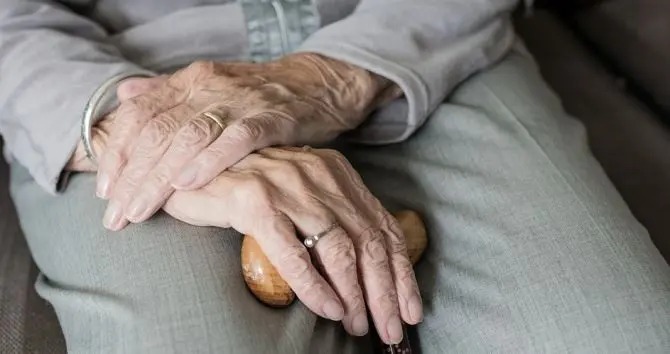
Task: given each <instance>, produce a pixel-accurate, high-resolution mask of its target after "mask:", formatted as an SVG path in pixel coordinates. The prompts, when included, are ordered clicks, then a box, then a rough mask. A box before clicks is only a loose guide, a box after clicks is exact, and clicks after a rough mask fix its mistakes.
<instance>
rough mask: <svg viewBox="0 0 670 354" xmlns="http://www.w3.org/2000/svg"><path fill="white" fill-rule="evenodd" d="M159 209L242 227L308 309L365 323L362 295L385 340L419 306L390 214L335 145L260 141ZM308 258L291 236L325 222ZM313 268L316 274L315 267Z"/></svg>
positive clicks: (415, 316) (418, 312) (356, 326)
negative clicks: (324, 147)
mask: <svg viewBox="0 0 670 354" xmlns="http://www.w3.org/2000/svg"><path fill="white" fill-rule="evenodd" d="M164 210H165V211H166V212H168V213H169V214H170V215H172V216H173V217H175V218H177V219H180V220H182V221H185V222H188V223H190V224H195V225H202V226H217V227H233V228H234V229H236V230H237V231H239V232H241V233H244V234H251V235H253V236H254V237H255V239H256V241H257V242H258V243H259V245H260V247H261V248H262V250H263V252H264V253H265V254H266V255H267V257H268V259H269V260H270V261H271V262H272V264H273V265H274V266H275V267H276V268H277V270H278V272H279V274H280V275H281V276H282V278H284V279H285V280H286V281H287V282H288V283H289V285H290V286H291V288H292V289H293V290H294V291H295V293H296V294H297V296H298V297H299V298H300V299H301V301H302V302H303V303H304V304H305V305H306V306H307V307H308V308H310V309H311V310H312V311H313V312H314V313H316V314H318V315H320V316H323V317H326V318H329V319H332V320H336V321H337V320H342V322H343V324H344V327H345V329H346V330H347V331H348V332H349V333H351V334H353V335H363V334H365V333H366V332H367V330H368V321H367V315H366V304H367V307H368V308H369V310H370V313H371V315H372V318H373V319H374V323H375V326H376V328H377V332H378V333H379V335H380V337H381V338H382V340H384V341H385V342H386V343H397V342H399V341H400V339H401V338H402V328H401V318H402V319H403V320H404V321H405V322H406V323H409V324H416V323H418V322H420V321H421V320H422V317H423V310H422V302H421V297H420V294H419V291H418V287H417V283H416V279H415V276H414V271H413V269H412V264H411V263H410V260H409V257H408V254H407V249H406V246H405V239H404V236H403V234H402V231H401V230H400V228H399V225H398V223H397V220H396V219H395V218H394V217H393V216H392V215H390V214H389V212H388V211H387V210H386V209H385V208H384V207H383V206H382V205H381V204H380V202H379V201H378V200H377V199H376V198H375V197H374V196H372V195H371V193H370V192H369V191H368V189H367V188H366V187H365V185H364V184H363V182H362V180H361V178H360V176H359V175H358V174H357V173H356V171H355V170H354V169H353V168H352V166H351V165H350V164H349V163H348V161H347V160H346V159H345V158H344V157H343V156H342V155H341V154H339V153H338V152H336V151H333V150H317V149H300V148H266V149H262V150H260V151H258V152H257V153H253V154H251V155H248V156H247V157H246V158H244V159H243V160H241V161H240V162H238V163H237V164H235V165H234V166H232V167H230V168H228V169H227V170H226V171H224V172H223V173H222V174H220V175H219V176H218V177H216V178H215V179H214V180H213V181H212V182H210V183H209V184H207V185H206V186H204V187H203V188H201V189H199V190H195V191H177V192H175V193H174V194H173V195H172V196H171V197H170V198H169V200H168V202H167V203H166V204H165V206H164ZM331 225H335V228H332V231H330V232H328V233H326V234H325V235H324V236H323V237H322V238H321V239H320V240H319V241H318V242H316V243H315V245H314V247H313V248H312V250H313V254H312V255H313V256H314V259H315V263H316V264H317V266H315V265H313V264H312V262H311V260H310V253H309V252H308V249H307V248H306V247H305V246H303V244H302V242H300V240H299V238H298V237H296V234H297V235H298V236H300V237H304V236H310V235H314V234H318V233H320V232H322V231H324V230H328V229H331ZM317 268H320V269H321V273H320V272H319V271H318V270H317Z"/></svg>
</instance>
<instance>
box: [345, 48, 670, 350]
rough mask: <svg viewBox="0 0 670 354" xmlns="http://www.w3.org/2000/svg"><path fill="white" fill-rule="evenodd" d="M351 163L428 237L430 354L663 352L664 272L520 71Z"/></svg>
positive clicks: (501, 75)
mask: <svg viewBox="0 0 670 354" xmlns="http://www.w3.org/2000/svg"><path fill="white" fill-rule="evenodd" d="M346 155H347V156H348V157H349V158H350V159H351V161H352V163H353V164H354V166H355V167H356V169H357V170H358V171H359V172H360V173H361V174H362V175H363V176H364V179H365V180H366V181H368V182H369V183H368V186H369V187H370V188H371V190H372V191H373V193H374V194H375V195H377V196H378V197H380V198H381V199H382V200H383V202H384V203H385V204H386V205H389V206H392V207H394V208H411V209H416V210H418V211H419V212H420V213H421V214H422V215H423V216H424V218H425V219H426V221H427V223H428V233H429V242H430V244H429V248H428V251H427V253H426V256H425V259H424V262H422V263H420V264H419V265H418V267H417V277H418V281H419V284H420V286H421V287H422V293H423V295H424V298H425V300H426V304H425V305H426V319H425V321H424V323H423V324H422V325H421V326H420V327H419V335H420V338H421V337H423V338H440V340H435V341H431V340H429V341H428V342H425V341H422V346H423V347H424V348H427V349H428V352H447V351H449V352H457V353H460V352H493V351H495V352H499V351H503V352H543V351H549V352H571V351H577V352H618V351H633V352H645V350H647V351H649V352H659V351H661V348H667V347H668V346H669V345H670V342H669V340H668V333H670V300H669V299H670V296H669V295H670V269H669V268H668V265H667V264H666V262H665V261H664V259H663V258H662V257H661V255H660V253H659V252H658V250H657V249H656V248H655V247H654V245H653V244H652V242H651V240H650V238H649V235H648V234H647V232H646V230H645V229H644V228H643V227H642V225H640V223H639V222H637V220H635V218H634V217H633V215H632V214H631V212H630V211H629V209H628V207H627V206H626V204H625V203H624V201H623V200H622V199H621V197H620V196H619V194H618V193H617V191H616V190H615V188H614V187H613V186H612V184H611V183H610V182H609V180H608V178H607V176H606V175H605V173H604V172H603V170H602V169H601V167H600V165H599V164H598V163H597V161H596V160H595V159H594V157H593V156H592V155H591V153H590V152H589V148H588V144H587V139H586V134H585V131H584V128H583V126H582V125H581V124H580V123H579V122H577V121H576V120H575V119H573V118H572V117H569V116H568V115H566V113H565V112H564V111H563V109H562V107H561V105H560V102H559V101H558V100H557V98H556V97H555V96H554V95H553V93H552V92H551V91H550V90H549V89H548V88H547V87H546V86H545V84H544V83H543V82H542V80H541V78H540V76H539V74H538V73H537V72H536V71H535V69H534V67H533V66H532V64H531V62H530V61H529V60H528V59H527V58H525V57H523V56H521V55H518V54H512V55H510V56H508V57H507V58H506V60H504V61H503V62H501V63H500V64H498V65H497V66H495V67H494V68H492V69H491V70H488V71H487V72H485V73H482V74H479V75H477V76H476V77H474V78H472V79H471V80H469V81H467V82H466V83H465V84H463V85H462V86H461V87H460V88H459V89H458V90H457V91H456V92H455V93H454V94H453V95H452V96H451V97H450V98H449V99H448V101H447V102H446V103H445V104H443V105H442V106H441V107H440V108H439V109H438V111H437V112H435V113H434V114H433V116H432V117H431V119H430V120H429V121H428V122H427V123H426V125H425V126H424V127H423V128H422V129H421V130H420V131H419V132H418V133H417V134H416V135H415V136H414V137H413V138H412V139H410V140H409V141H407V142H405V143H403V144H399V145H394V146H387V147H372V148H361V147H357V148H354V149H347V150H346Z"/></svg>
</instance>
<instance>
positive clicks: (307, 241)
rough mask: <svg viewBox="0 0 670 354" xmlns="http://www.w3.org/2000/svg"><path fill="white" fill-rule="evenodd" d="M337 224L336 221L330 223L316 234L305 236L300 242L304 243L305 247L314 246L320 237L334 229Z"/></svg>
mask: <svg viewBox="0 0 670 354" xmlns="http://www.w3.org/2000/svg"><path fill="white" fill-rule="evenodd" d="M338 226H339V225H338V224H337V223H332V224H331V225H330V226H328V227H327V228H326V229H325V230H323V231H321V232H319V233H318V234H315V235H312V236H309V237H307V238H305V240H304V241H302V243H303V244H305V247H307V248H314V246H316V243H317V242H319V240H320V239H322V238H323V237H325V236H326V235H328V234H329V233H330V232H331V231H333V230H335V229H336V228H337V227H338Z"/></svg>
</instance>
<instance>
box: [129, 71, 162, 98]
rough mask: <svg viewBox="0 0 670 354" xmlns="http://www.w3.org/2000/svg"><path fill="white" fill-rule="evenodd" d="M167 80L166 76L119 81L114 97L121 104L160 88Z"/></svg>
mask: <svg viewBox="0 0 670 354" xmlns="http://www.w3.org/2000/svg"><path fill="white" fill-rule="evenodd" d="M166 80H167V76H164V75H163V76H157V77H148V78H147V77H131V78H128V79H125V80H123V81H121V83H120V84H119V86H118V88H117V89H116V96H117V97H118V99H119V101H121V102H123V101H126V100H129V99H131V98H133V97H135V96H139V95H141V94H144V93H146V92H149V91H151V90H155V89H157V88H158V87H160V86H161V85H162V84H163V83H165V81H166Z"/></svg>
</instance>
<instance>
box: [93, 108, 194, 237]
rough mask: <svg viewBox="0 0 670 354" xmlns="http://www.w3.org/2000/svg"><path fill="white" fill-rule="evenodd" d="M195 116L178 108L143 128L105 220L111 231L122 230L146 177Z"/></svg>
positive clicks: (112, 197) (188, 110)
mask: <svg viewBox="0 0 670 354" xmlns="http://www.w3.org/2000/svg"><path fill="white" fill-rule="evenodd" d="M192 114H193V111H192V109H191V108H190V107H189V106H187V105H179V106H177V107H175V108H172V109H170V110H168V111H167V112H163V113H161V114H160V115H159V116H157V117H156V118H154V119H152V120H151V121H149V123H147V125H146V126H145V127H144V129H142V132H141V133H140V135H139V137H138V138H137V140H136V141H135V142H134V146H133V152H132V155H131V156H130V157H129V159H128V162H127V164H126V165H125V167H124V168H123V171H122V172H121V174H120V176H119V179H118V182H117V183H116V185H115V186H114V190H113V192H112V195H111V197H110V203H109V205H108V207H107V211H106V212H105V216H104V218H103V224H104V225H105V227H107V228H108V229H110V230H119V227H118V223H119V220H121V219H126V216H125V210H126V209H128V206H129V205H128V204H129V203H130V201H131V199H132V197H133V195H134V194H135V193H136V192H137V190H138V189H137V188H138V187H139V186H140V184H141V183H142V181H143V179H144V178H145V177H146V176H147V174H148V173H149V172H150V171H151V170H152V169H153V168H154V166H155V165H156V163H158V161H159V160H160V159H161V157H162V156H163V154H164V153H165V151H167V149H168V147H169V146H170V143H171V142H172V139H173V137H174V135H175V134H176V132H177V130H178V129H179V121H181V120H182V119H183V118H182V117H184V116H190V115H192Z"/></svg>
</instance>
